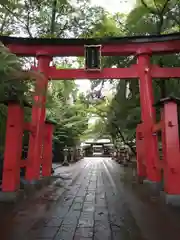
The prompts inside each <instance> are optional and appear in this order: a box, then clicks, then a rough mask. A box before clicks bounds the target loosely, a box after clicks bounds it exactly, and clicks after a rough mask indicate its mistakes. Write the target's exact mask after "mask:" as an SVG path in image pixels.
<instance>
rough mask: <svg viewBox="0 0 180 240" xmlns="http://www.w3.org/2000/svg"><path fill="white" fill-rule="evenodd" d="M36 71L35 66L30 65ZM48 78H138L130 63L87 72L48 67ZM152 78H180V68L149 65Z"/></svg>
mask: <svg viewBox="0 0 180 240" xmlns="http://www.w3.org/2000/svg"><path fill="white" fill-rule="evenodd" d="M32 70H34V71H37V70H38V69H37V67H32ZM48 75H49V79H51V80H70V79H82V80H83V79H94V80H95V79H128V78H131V79H132V78H134V79H137V78H138V73H137V66H136V65H132V66H131V67H129V68H104V69H102V71H97V72H87V71H85V70H84V69H56V67H50V69H49V73H48ZM151 76H152V78H162V79H164V78H180V68H178V67H175V68H167V67H164V68H161V67H159V66H156V65H152V67H151Z"/></svg>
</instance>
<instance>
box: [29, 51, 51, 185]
mask: <svg viewBox="0 0 180 240" xmlns="http://www.w3.org/2000/svg"><path fill="white" fill-rule="evenodd" d="M37 60H38V71H39V73H40V76H39V78H38V79H36V89H35V97H34V105H33V108H32V121H31V125H32V127H34V129H35V131H34V134H31V135H30V140H29V150H28V166H27V171H26V179H27V180H28V181H30V182H32V181H34V180H38V179H39V177H40V166H41V164H42V145H43V135H44V134H43V132H44V129H45V118H46V107H45V104H46V92H47V86H48V72H49V64H50V62H51V60H52V57H51V56H49V55H48V54H47V53H45V52H40V53H38V54H37Z"/></svg>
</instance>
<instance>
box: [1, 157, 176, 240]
mask: <svg viewBox="0 0 180 240" xmlns="http://www.w3.org/2000/svg"><path fill="white" fill-rule="evenodd" d="M67 169H68V168H64V169H63V168H62V169H61V171H63V170H64V171H66V173H67V175H68V173H69V172H68V170H67ZM69 171H71V175H70V176H71V177H70V179H69V180H62V179H61V180H60V181H59V182H58V181H57V182H56V183H55V184H54V185H51V186H49V187H48V188H46V190H44V191H40V192H39V193H38V195H36V196H35V197H34V198H32V199H30V200H27V201H25V202H23V203H22V204H20V206H19V207H18V208H17V209H16V211H13V213H12V211H10V213H9V214H8V215H7V217H6V218H5V219H4V220H3V221H2V218H1V222H0V234H1V235H0V239H1V240H4V239H5V240H6V239H8V240H15V239H16V240H38V239H39V240H40V239H46V240H91V239H93V240H166V239H168V240H169V239H172V240H173V239H179V238H180V227H179V226H180V211H179V210H178V209H176V210H173V209H169V208H168V207H167V206H165V205H163V203H162V202H159V200H158V199H155V198H152V199H150V196H146V195H147V194H146V192H143V191H144V190H141V189H139V188H137V187H136V185H133V184H132V183H128V181H129V180H128V174H127V177H126V176H125V175H124V172H125V170H124V168H123V167H122V166H120V165H118V164H117V163H115V162H113V161H112V160H111V159H108V158H87V159H84V160H82V161H81V162H79V163H76V164H75V165H74V167H73V169H70V170H69ZM69 174H70V173H69ZM129 175H131V176H132V171H130V173H129ZM64 182H65V183H64ZM62 189H64V192H63V190H62ZM149 199H150V200H149ZM6 207H7V206H6Z"/></svg>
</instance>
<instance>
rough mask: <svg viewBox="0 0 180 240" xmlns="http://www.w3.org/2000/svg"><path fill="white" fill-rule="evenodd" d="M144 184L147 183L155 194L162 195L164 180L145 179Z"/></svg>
mask: <svg viewBox="0 0 180 240" xmlns="http://www.w3.org/2000/svg"><path fill="white" fill-rule="evenodd" d="M143 184H147V185H148V187H149V188H150V190H151V193H152V194H153V195H154V194H155V195H160V193H161V191H163V183H162V182H152V181H150V180H147V179H145V180H143Z"/></svg>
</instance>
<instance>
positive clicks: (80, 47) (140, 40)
mask: <svg viewBox="0 0 180 240" xmlns="http://www.w3.org/2000/svg"><path fill="white" fill-rule="evenodd" d="M0 41H1V42H2V43H3V44H4V45H6V46H7V47H8V48H9V49H10V51H11V52H13V53H15V54H16V55H18V56H36V55H37V53H38V52H41V51H42V52H47V53H48V54H50V55H51V56H84V46H85V45H102V56H127V55H136V54H137V52H138V50H139V49H141V48H142V47H143V48H147V49H149V50H151V51H152V53H154V54H159V53H178V52H180V33H173V34H166V35H151V36H133V37H113V38H112V37H111V38H110V37H109V38H102V39H99V38H93V39H92V38H88V39H83V38H80V39H61V38H60V39H57V38H18V37H8V36H0Z"/></svg>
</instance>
